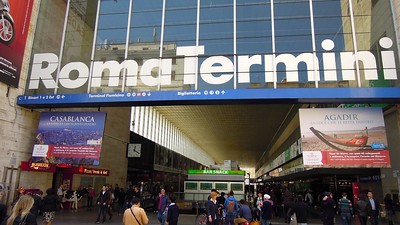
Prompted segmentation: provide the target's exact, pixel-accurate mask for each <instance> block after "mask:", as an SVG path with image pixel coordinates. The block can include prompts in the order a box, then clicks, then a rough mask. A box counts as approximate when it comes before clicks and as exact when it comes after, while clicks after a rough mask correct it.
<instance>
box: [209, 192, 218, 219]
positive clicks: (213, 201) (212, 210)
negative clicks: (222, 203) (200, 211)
mask: <svg viewBox="0 0 400 225" xmlns="http://www.w3.org/2000/svg"><path fill="white" fill-rule="evenodd" d="M217 196H218V193H217V192H211V194H210V197H211V198H210V200H208V204H207V208H206V213H207V225H218V220H219V216H218V205H217Z"/></svg>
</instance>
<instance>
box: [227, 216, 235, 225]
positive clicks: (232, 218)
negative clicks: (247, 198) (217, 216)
mask: <svg viewBox="0 0 400 225" xmlns="http://www.w3.org/2000/svg"><path fill="white" fill-rule="evenodd" d="M235 217H236V215H235V214H229V213H227V214H226V216H225V224H226V225H234V224H235V223H234V221H235Z"/></svg>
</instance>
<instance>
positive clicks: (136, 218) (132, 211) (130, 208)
mask: <svg viewBox="0 0 400 225" xmlns="http://www.w3.org/2000/svg"><path fill="white" fill-rule="evenodd" d="M129 209H130V210H131V213H132V215H133V216H134V217H135V220H136V222H137V223H138V224H139V225H142V224H141V223H140V222H139V220H138V219H137V218H136V216H135V213H133V211H132V208H129Z"/></svg>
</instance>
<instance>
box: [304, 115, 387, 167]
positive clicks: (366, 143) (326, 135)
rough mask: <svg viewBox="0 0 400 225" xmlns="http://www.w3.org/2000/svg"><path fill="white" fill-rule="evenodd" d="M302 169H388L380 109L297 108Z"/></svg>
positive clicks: (385, 138)
mask: <svg viewBox="0 0 400 225" xmlns="http://www.w3.org/2000/svg"><path fill="white" fill-rule="evenodd" d="M299 116H300V130H301V143H302V149H303V161H304V167H312V168H354V167H357V168H359V167H364V168H389V167H391V165H390V156H389V151H388V146H387V137H386V130H385V124H384V119H383V113H382V109H381V108H378V107H369V108H320V109H319V108H317V109H300V111H299Z"/></svg>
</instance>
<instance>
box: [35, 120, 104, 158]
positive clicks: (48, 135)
mask: <svg viewBox="0 0 400 225" xmlns="http://www.w3.org/2000/svg"><path fill="white" fill-rule="evenodd" d="M105 118H106V113H105V112H44V113H42V114H41V117H40V121H39V127H38V131H37V135H36V138H35V145H34V147H33V153H32V162H33V163H50V164H71V165H96V166H97V165H99V159H100V153H101V144H102V139H103V132H104V122H105Z"/></svg>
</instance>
